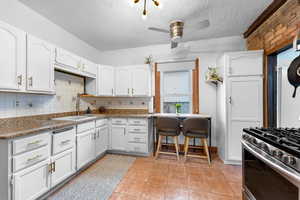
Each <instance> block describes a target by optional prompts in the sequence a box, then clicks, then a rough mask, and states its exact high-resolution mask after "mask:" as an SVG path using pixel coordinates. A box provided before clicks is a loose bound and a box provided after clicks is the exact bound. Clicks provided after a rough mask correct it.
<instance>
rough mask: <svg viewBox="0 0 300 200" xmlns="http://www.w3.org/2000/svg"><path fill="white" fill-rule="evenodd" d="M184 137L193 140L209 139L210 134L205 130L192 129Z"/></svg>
mask: <svg viewBox="0 0 300 200" xmlns="http://www.w3.org/2000/svg"><path fill="white" fill-rule="evenodd" d="M183 135H184V136H187V137H193V138H208V133H207V131H205V130H197V129H193V130H192V129H190V130H188V131H186V132H184V133H183Z"/></svg>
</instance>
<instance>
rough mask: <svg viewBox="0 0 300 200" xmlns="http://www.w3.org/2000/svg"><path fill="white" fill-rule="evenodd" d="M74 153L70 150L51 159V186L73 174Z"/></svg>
mask: <svg viewBox="0 0 300 200" xmlns="http://www.w3.org/2000/svg"><path fill="white" fill-rule="evenodd" d="M75 158H76V157H75V151H74V149H70V150H67V151H64V152H62V153H60V154H58V155H56V156H53V157H52V159H51V163H53V164H52V173H51V186H52V187H54V186H56V185H57V184H59V183H60V182H62V181H63V180H65V179H66V178H68V177H69V176H71V175H72V174H73V173H75V171H76V169H75Z"/></svg>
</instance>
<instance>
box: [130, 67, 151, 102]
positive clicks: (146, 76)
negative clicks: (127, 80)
mask: <svg viewBox="0 0 300 200" xmlns="http://www.w3.org/2000/svg"><path fill="white" fill-rule="evenodd" d="M131 83H132V89H131V95H132V96H149V95H150V73H149V68H148V66H139V67H136V68H133V69H132V71H131Z"/></svg>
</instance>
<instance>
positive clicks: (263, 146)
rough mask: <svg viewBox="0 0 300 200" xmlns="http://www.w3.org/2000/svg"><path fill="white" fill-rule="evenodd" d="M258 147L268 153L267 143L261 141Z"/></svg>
mask: <svg viewBox="0 0 300 200" xmlns="http://www.w3.org/2000/svg"><path fill="white" fill-rule="evenodd" d="M260 149H262V150H263V151H265V152H267V153H270V149H269V147H268V145H267V144H265V143H261V145H260Z"/></svg>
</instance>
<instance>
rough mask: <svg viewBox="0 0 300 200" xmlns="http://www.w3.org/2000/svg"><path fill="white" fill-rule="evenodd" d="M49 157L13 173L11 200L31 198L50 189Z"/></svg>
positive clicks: (28, 199)
mask: <svg viewBox="0 0 300 200" xmlns="http://www.w3.org/2000/svg"><path fill="white" fill-rule="evenodd" d="M49 164H50V159H48V160H45V161H43V162H41V163H39V164H36V165H34V166H32V167H29V168H27V169H25V170H22V171H20V172H18V173H16V174H14V175H13V190H12V191H13V193H12V197H13V200H33V199H36V198H38V197H39V196H40V195H42V194H44V193H45V192H47V191H48V190H49V189H50V176H49V174H50V172H49Z"/></svg>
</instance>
